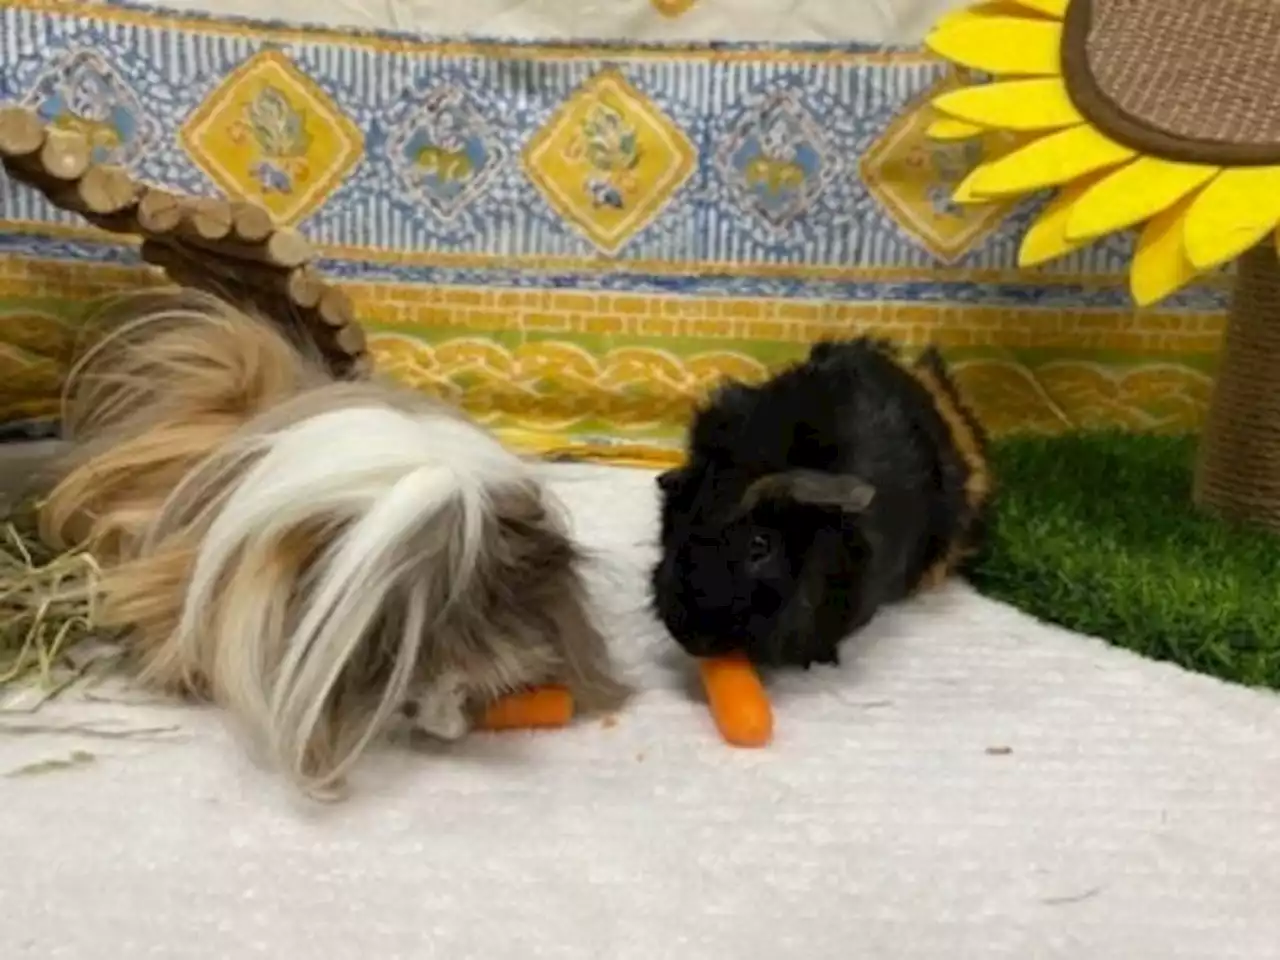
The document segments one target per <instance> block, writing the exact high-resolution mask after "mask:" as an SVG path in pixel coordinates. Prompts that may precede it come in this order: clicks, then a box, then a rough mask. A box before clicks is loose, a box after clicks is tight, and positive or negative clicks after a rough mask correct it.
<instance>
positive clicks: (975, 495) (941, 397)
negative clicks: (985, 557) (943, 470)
mask: <svg viewBox="0 0 1280 960" xmlns="http://www.w3.org/2000/svg"><path fill="white" fill-rule="evenodd" d="M930 361H935V362H936V355H934V356H930V355H929V354H925V355H924V356H922V357H920V358H918V359H917V360H916V362H915V363H912V364H910V365H906V364H904V365H903V368H904V369H905V370H906V371H907V372H908V373H909V374H911V376H912V378H913V379H914V380H915V381H916V382H917V383H918V384H920V386H921V387H923V388H924V390H925V392H926V393H927V394H928V395H929V398H930V399H931V400H932V401H933V407H934V409H935V410H936V411H937V412H938V416H939V417H940V418H941V419H942V422H943V424H944V425H945V426H946V429H947V436H948V437H949V439H950V440H951V445H952V448H953V450H954V451H955V453H956V455H957V456H958V457H959V458H960V461H961V463H963V464H964V467H965V470H966V473H967V476H966V477H965V484H964V497H965V506H966V507H967V508H968V515H967V517H966V518H965V522H963V523H961V524H959V526H958V529H957V532H956V539H955V541H954V542H953V543H951V544H950V545H949V546H948V548H947V551H946V553H945V554H943V556H942V558H941V559H940V560H938V561H937V562H936V563H934V564H933V566H931V567H930V568H929V569H928V570H926V571H925V573H924V575H923V576H922V577H921V578H920V583H919V585H918V587H917V589H919V590H928V589H931V588H932V587H936V586H938V585H940V584H941V583H943V582H944V581H945V580H946V579H947V578H948V577H949V576H951V574H952V573H954V572H955V571H956V569H957V568H958V567H959V566H960V564H961V563H962V562H963V561H964V560H965V559H966V558H967V557H968V556H970V555H971V554H972V552H973V550H974V547H975V545H974V544H973V543H972V541H971V539H970V537H971V533H972V525H973V522H974V521H975V520H976V519H977V518H978V517H979V516H980V515H981V514H982V512H983V511H984V510H985V509H986V506H987V503H988V502H989V500H990V499H991V495H992V493H993V492H994V490H995V484H994V481H993V477H992V473H991V462H990V458H989V456H988V452H987V439H986V436H985V435H984V434H983V432H982V428H981V427H980V426H979V425H978V423H977V421H976V419H975V418H974V416H973V414H972V413H971V412H970V411H969V409H968V408H967V407H966V406H965V404H964V402H963V400H962V399H961V398H960V394H959V391H958V390H957V389H956V387H955V384H954V383H953V382H951V380H950V378H949V377H947V375H946V373H945V372H943V371H940V370H937V369H935V368H934V367H933V366H932V365H931V363H930Z"/></svg>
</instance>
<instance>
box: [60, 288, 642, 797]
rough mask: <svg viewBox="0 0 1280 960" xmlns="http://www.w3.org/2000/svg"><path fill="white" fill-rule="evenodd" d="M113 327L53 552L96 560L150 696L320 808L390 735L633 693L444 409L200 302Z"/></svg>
mask: <svg viewBox="0 0 1280 960" xmlns="http://www.w3.org/2000/svg"><path fill="white" fill-rule="evenodd" d="M103 326H104V327H105V328H106V329H107V330H108V331H109V332H108V333H107V334H106V336H105V337H104V338H103V339H102V340H101V341H100V342H99V343H98V344H97V345H96V346H95V347H94V348H93V349H92V350H91V351H90V352H89V353H88V354H87V355H86V356H85V357H84V359H83V360H82V361H81V362H80V363H79V364H78V365H77V367H76V369H75V370H74V371H73V373H72V375H71V378H70V381H69V384H68V388H67V395H66V402H65V404H64V407H65V410H64V429H65V431H66V432H67V435H68V438H69V439H70V440H71V441H72V449H73V452H72V455H71V458H70V461H69V464H68V467H67V469H66V471H65V472H64V473H63V475H62V476H61V479H60V482H59V483H58V484H57V486H56V487H55V489H54V490H53V491H52V493H51V494H50V495H49V497H48V498H47V500H46V502H45V504H44V506H43V508H42V511H41V523H42V532H43V535H44V536H45V537H46V539H48V540H49V541H50V542H51V543H54V544H58V545H63V546H70V545H72V544H82V545H87V546H88V547H89V548H90V549H91V550H92V551H94V553H95V554H96V556H97V558H98V561H99V563H100V564H101V565H102V567H103V576H102V579H101V582H100V584H99V589H100V592H101V597H100V603H101V610H102V620H103V622H104V625H106V626H114V627H128V628H130V631H131V636H132V638H133V649H134V650H136V652H137V653H138V655H139V657H140V659H141V664H142V671H143V675H144V677H146V678H147V679H149V680H151V681H154V682H156V683H158V684H161V685H163V686H166V687H169V688H172V689H177V690H181V691H186V692H190V693H195V694H198V695H201V696H207V697H211V698H212V699H214V700H215V701H217V702H219V703H221V704H223V705H225V706H226V707H227V708H228V709H229V710H230V711H231V712H232V713H233V714H235V715H236V716H237V717H238V718H239V720H240V721H241V723H242V724H243V726H244V728H245V729H246V730H247V731H248V733H249V734H250V735H251V736H252V738H253V740H254V742H255V743H256V745H257V746H258V747H259V748H260V749H261V750H262V751H264V752H265V754H266V755H267V757H268V758H269V759H270V760H271V761H273V762H274V763H275V764H277V765H278V766H280V767H281V768H282V769H283V770H285V771H286V772H287V773H288V774H289V775H290V776H292V777H293V778H295V779H296V780H297V781H298V782H299V783H300V784H301V785H302V786H304V787H305V788H307V789H311V790H319V789H323V788H326V787H328V786H331V785H333V784H334V783H335V782H337V781H338V780H339V779H340V778H342V777H343V775H344V774H345V773H346V772H347V770H348V769H349V768H350V766H351V764H352V763H353V762H354V761H355V760H356V759H357V758H358V757H359V756H360V755H361V753H362V752H363V751H364V749H365V747H366V746H367V745H368V744H369V742H370V741H371V739H373V738H374V737H375V736H376V735H377V734H378V733H379V732H381V731H382V730H384V729H386V728H387V727H388V726H389V725H391V724H392V723H393V722H397V720H396V718H399V717H411V718H417V722H418V723H419V724H420V725H422V726H424V727H426V728H428V729H429V730H430V731H431V732H435V733H437V734H439V735H443V736H457V735H459V734H461V733H462V732H465V730H466V728H467V726H468V724H469V717H470V716H471V715H472V713H473V712H474V710H475V709H476V707H477V705H478V704H482V703H483V702H485V701H486V700H487V699H491V698H492V697H494V696H498V695H500V694H502V693H504V692H507V691H509V690H512V689H515V688H517V687H520V686H524V685H527V684H532V683H539V682H547V681H560V682H564V683H567V684H569V685H570V686H571V688H573V690H574V692H575V694H576V695H577V698H578V699H579V701H580V702H581V703H582V704H583V705H584V706H586V707H588V708H590V707H593V706H600V707H603V706H612V705H615V704H616V703H617V702H618V701H619V700H620V699H621V698H622V697H623V696H624V695H625V689H624V688H623V686H622V685H621V684H619V683H618V682H617V681H616V680H615V679H614V678H613V675H612V671H611V666H610V663H609V659H608V654H607V652H606V649H605V644H604V641H603V639H602V638H601V636H600V634H599V632H598V631H597V630H596V628H595V626H594V624H593V623H592V622H591V616H590V612H589V610H588V608H587V604H586V599H585V596H584V590H583V588H582V584H581V580H580V578H579V576H578V572H577V563H578V557H577V552H576V550H575V549H574V548H573V546H572V544H571V543H570V541H569V540H568V538H567V534H566V532H565V529H564V523H563V520H562V519H561V517H560V514H559V513H558V512H557V511H556V510H555V505H554V504H553V503H551V502H550V500H549V499H548V496H547V494H546V492H545V491H544V490H542V489H541V488H540V486H539V485H538V483H537V482H536V480H535V477H534V476H533V474H532V472H531V470H530V468H529V466H528V465H527V464H526V463H524V462H523V461H522V460H521V459H520V458H518V457H516V456H515V455H513V454H512V453H510V452H509V451H507V450H506V449H505V448H504V447H502V446H501V444H499V443H498V442H497V441H496V440H494V439H493V438H492V437H491V436H490V435H489V434H487V433H486V432H484V431H483V430H481V429H480V428H478V427H477V426H475V425H474V424H472V423H470V422H469V421H467V420H466V419H465V418H463V417H462V416H461V415H460V414H459V413H458V412H457V411H455V410H453V409H452V408H449V407H446V406H444V405H442V404H440V403H438V402H436V401H433V400H430V399H428V398H426V397H424V396H420V395H418V394H416V393H413V392H409V391H406V390H402V389H399V388H396V387H392V386H389V385H385V384H378V383H366V384H348V383H339V382H335V381H333V380H332V379H331V378H330V377H329V376H328V375H327V374H326V372H325V370H324V368H323V366H322V364H321V363H320V362H319V361H318V359H317V358H315V357H314V356H312V355H311V354H310V353H309V352H308V351H307V350H305V349H304V348H302V347H300V346H299V345H298V344H296V343H293V342H291V341H290V340H289V339H287V338H286V337H285V336H284V335H282V333H281V332H280V330H279V328H278V327H276V326H274V325H272V324H270V323H268V322H265V321H263V320H261V319H258V318H255V317H252V316H248V315H246V314H244V313H242V312H240V311H238V310H236V309H233V308H231V307H229V306H227V305H226V304H224V303H222V302H221V301H219V300H216V299H214V298H212V297H208V296H204V295H199V294H192V293H186V294H172V293H163V294H154V293H152V294H145V295H141V296H134V297H130V298H127V299H125V300H123V301H121V302H119V303H118V304H116V305H115V306H114V307H113V309H112V311H111V315H110V316H107V317H105V318H103Z"/></svg>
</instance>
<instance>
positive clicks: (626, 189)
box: [524, 69, 698, 253]
mask: <svg viewBox="0 0 1280 960" xmlns="http://www.w3.org/2000/svg"><path fill="white" fill-rule="evenodd" d="M697 162H698V154H697V151H696V150H695V149H694V147H693V144H692V143H690V142H689V138H688V137H686V136H685V135H684V133H683V131H681V130H680V128H679V127H677V126H676V125H675V124H674V123H673V122H672V121H671V120H670V119H669V118H668V117H667V116H666V115H664V114H663V113H662V111H661V110H659V109H658V108H657V106H655V105H654V104H653V103H652V101H650V100H649V98H648V97H646V96H645V95H644V94H643V93H641V92H640V91H639V90H637V89H636V88H635V87H633V86H632V85H631V84H630V83H628V82H627V81H626V79H625V78H624V77H623V76H622V74H620V73H619V72H618V71H617V70H614V69H607V70H602V71H601V72H600V73H597V74H596V75H595V76H594V77H592V78H591V79H590V80H588V81H587V82H586V83H585V84H583V85H582V86H581V87H580V88H578V90H577V91H576V92H575V93H574V94H573V96H572V97H570V98H569V99H568V100H567V101H566V102H565V104H564V105H563V106H562V107H561V108H560V110H559V112H558V113H557V114H556V115H555V116H553V117H552V118H551V120H550V121H548V123H547V124H546V125H545V126H544V127H542V128H541V129H540V130H539V131H538V132H537V133H536V134H534V136H533V139H532V140H530V141H529V144H528V146H527V147H525V151H524V164H525V169H526V171H527V172H528V174H529V178H530V179H531V180H533V182H534V183H535V184H536V185H537V187H538V189H539V190H541V191H542V193H543V195H544V196H545V197H546V198H547V201H548V202H549V203H550V204H551V206H552V207H553V208H554V209H555V211H556V212H557V213H559V214H560V216H562V217H564V218H565V219H566V220H568V221H569V222H570V223H572V224H573V225H574V226H576V227H577V228H578V229H579V230H581V231H582V232H583V233H584V234H585V235H586V236H587V237H588V239H590V240H591V242H592V243H594V244H595V245H596V246H597V247H599V248H600V249H601V250H603V251H604V252H606V253H616V252H617V251H618V250H619V249H620V248H621V247H622V245H623V244H625V243H626V242H627V240H629V239H630V238H631V237H632V236H634V235H635V234H636V232H637V231H639V230H641V229H643V228H644V227H645V226H647V225H648V224H649V223H650V222H652V221H653V219H654V217H656V216H657V215H658V214H659V213H660V212H661V211H662V208H663V207H664V206H665V205H666V204H667V202H668V201H669V200H670V199H671V196H672V194H674V193H675V192H676V190H678V189H679V188H680V186H681V185H682V184H683V183H684V182H685V181H686V180H688V179H689V176H690V174H692V173H693V171H694V168H695V167H696V166H697Z"/></svg>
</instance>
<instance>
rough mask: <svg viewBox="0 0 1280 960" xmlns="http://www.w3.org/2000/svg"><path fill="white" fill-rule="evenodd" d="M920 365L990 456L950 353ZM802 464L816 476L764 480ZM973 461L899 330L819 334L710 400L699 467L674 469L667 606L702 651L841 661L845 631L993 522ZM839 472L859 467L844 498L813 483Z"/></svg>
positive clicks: (665, 511)
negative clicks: (776, 368)
mask: <svg viewBox="0 0 1280 960" xmlns="http://www.w3.org/2000/svg"><path fill="white" fill-rule="evenodd" d="M916 369H917V370H924V371H927V372H928V373H930V374H932V377H933V379H934V380H935V381H937V383H938V385H939V387H940V389H941V391H942V392H944V393H945V394H946V397H947V399H948V400H949V401H950V402H952V404H953V405H954V406H955V407H956V408H957V409H958V410H959V411H960V412H961V414H962V416H963V418H964V420H963V424H964V425H965V428H967V429H969V430H971V431H972V436H973V437H975V438H977V443H978V444H979V446H980V448H981V450H982V452H983V456H985V448H986V439H985V435H984V434H983V433H982V432H981V429H980V428H979V427H978V426H977V424H976V423H975V422H974V420H973V419H972V416H971V415H970V414H969V413H968V411H967V410H964V408H963V405H961V404H960V403H959V398H958V395H957V394H956V393H955V388H954V386H953V385H952V383H951V380H950V378H949V377H948V376H947V372H946V369H945V366H944V364H943V361H942V359H941V357H940V356H939V355H938V354H937V353H936V352H935V351H932V350H929V351H926V352H925V353H924V354H922V355H921V356H920V358H919V359H918V360H917V361H916ZM796 470H801V471H805V473H804V474H803V476H804V477H805V478H806V485H805V486H803V487H800V486H794V485H793V486H792V487H786V488H785V489H782V492H780V493H778V492H777V491H776V490H775V488H774V487H772V486H770V487H769V488H768V489H770V490H771V491H774V493H773V494H772V495H768V496H763V497H756V496H754V495H753V494H752V493H749V491H753V490H759V489H761V485H759V484H758V481H759V480H760V479H761V478H762V477H777V476H778V475H783V476H794V475H795V474H794V471H796ZM970 472H971V470H970V467H969V465H968V463H967V462H966V460H965V457H964V455H963V451H962V450H961V446H960V445H959V444H958V443H957V441H956V438H955V437H953V436H952V432H951V428H950V427H949V426H948V423H947V421H946V420H945V418H944V417H943V416H942V415H941V414H940V412H939V403H938V400H937V399H936V398H935V396H934V393H933V392H931V390H930V389H929V388H928V387H927V386H926V385H925V383H922V382H921V379H920V378H919V377H917V376H916V375H913V372H912V370H911V369H909V368H907V367H905V366H904V365H903V364H902V363H901V362H900V361H899V360H898V359H897V358H896V355H895V353H894V351H893V349H892V348H891V347H890V346H889V345H888V344H885V343H881V342H878V341H873V340H869V339H860V340H855V341H850V342H840V343H824V344H820V345H818V346H815V347H814V348H813V350H812V351H811V352H810V355H809V357H808V359H807V360H806V361H804V362H803V363H800V364H798V365H796V366H794V367H792V368H790V369H788V370H786V371H784V372H783V373H781V374H779V375H778V376H777V377H775V378H774V379H772V380H770V381H768V382H766V383H763V384H761V385H759V386H754V387H752V386H744V385H742V384H729V385H726V386H724V387H722V388H721V389H720V390H719V391H718V392H717V393H716V394H715V395H714V396H713V397H712V398H711V400H710V401H709V403H708V404H707V405H706V406H705V407H704V408H703V409H701V410H700V411H699V412H698V413H697V414H696V416H695V418H694V420H693V423H692V425H691V428H690V432H689V439H688V458H687V461H686V464H685V466H683V467H682V468H680V469H678V470H672V471H669V472H667V473H664V474H662V476H661V477H660V478H659V486H660V488H661V500H662V521H661V523H662V526H661V537H662V557H661V559H660V561H659V562H658V563H657V565H656V566H655V567H654V570H653V574H652V589H653V600H654V606H655V608H656V610H657V613H658V615H659V616H660V618H661V619H662V621H663V622H664V623H665V624H666V626H667V629H668V630H669V631H670V632H671V634H672V636H673V637H674V638H675V640H676V641H677V642H678V643H679V644H680V645H681V646H682V647H683V648H684V649H685V650H686V651H687V652H688V653H690V654H692V655H694V656H713V655H720V654H724V653H728V652H731V651H736V650H742V651H745V652H746V653H747V655H748V656H749V657H750V658H751V659H752V660H754V661H755V662H757V663H761V664H771V665H798V666H804V667H808V666H810V665H811V664H813V663H836V662H837V659H838V652H837V651H838V646H839V644H840V642H841V641H842V640H843V639H844V638H845V637H846V636H848V635H849V634H850V633H851V632H853V631H855V630H857V629H858V628H859V627H862V626H863V625H865V624H866V623H867V622H868V621H869V620H870V619H871V618H872V617H873V616H874V615H875V613H876V611H877V610H878V609H879V608H880V607H881V606H882V605H883V604H886V603H892V602H893V601H896V600H899V599H901V598H903V597H905V596H906V595H907V594H909V593H910V592H911V591H912V590H914V589H915V588H916V587H917V586H918V585H919V584H920V582H921V579H922V577H924V576H925V574H926V573H927V572H928V571H930V570H931V569H932V568H934V567H935V565H936V564H938V563H939V562H941V561H942V560H943V558H945V557H946V556H948V555H949V552H950V551H951V550H952V548H953V546H956V545H962V546H969V545H971V541H972V540H973V538H975V537H977V536H980V535H981V530H982V526H983V523H982V512H983V508H984V504H982V503H974V502H973V501H974V498H973V497H972V496H970V495H967V494H966V490H965V484H966V481H967V480H968V478H969V476H970ZM833 475H834V476H838V477H840V478H842V479H843V480H844V481H845V482H844V485H843V486H842V487H840V488H839V490H840V491H843V492H840V493H833V497H836V498H837V499H838V497H839V496H842V495H845V494H846V493H847V494H849V495H848V497H847V500H846V501H843V505H840V504H839V503H834V502H831V500H830V498H829V499H827V500H822V499H821V498H813V497H811V496H810V495H809V494H811V493H812V490H811V489H810V488H811V487H812V486H813V483H812V482H811V481H812V479H813V478H815V477H816V478H818V482H819V483H822V482H825V480H824V478H831V479H834V476H833ZM753 484H756V487H753ZM868 487H869V488H870V489H869V490H868V489H867V488H868ZM792 489H794V490H801V489H804V490H808V491H809V493H805V494H799V493H797V494H796V495H795V496H793V495H792V494H791V493H789V492H787V491H788V490H792ZM858 489H861V490H862V492H863V493H864V494H865V495H866V496H871V500H870V503H869V504H868V503H866V502H865V499H863V500H859V498H858V497H857V496H854V495H852V491H856V490H858ZM833 490H835V488H834V487H833ZM796 497H802V498H807V499H808V501H809V502H800V501H799V500H797V499H796ZM744 502H745V503H746V506H744Z"/></svg>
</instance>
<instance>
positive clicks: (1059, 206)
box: [1018, 177, 1097, 267]
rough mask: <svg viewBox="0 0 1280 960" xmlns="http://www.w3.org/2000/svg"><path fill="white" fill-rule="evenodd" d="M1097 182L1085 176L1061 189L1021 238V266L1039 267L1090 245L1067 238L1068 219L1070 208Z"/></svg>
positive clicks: (1083, 241) (1019, 259)
mask: <svg viewBox="0 0 1280 960" xmlns="http://www.w3.org/2000/svg"><path fill="white" fill-rule="evenodd" d="M1095 183H1097V177H1082V178H1081V179H1079V180H1077V181H1075V182H1074V183H1069V184H1067V185H1066V186H1065V187H1063V188H1062V189H1061V190H1059V191H1058V193H1057V195H1055V196H1054V198H1053V199H1052V200H1050V201H1049V202H1048V203H1047V204H1046V205H1045V208H1044V210H1042V211H1041V212H1040V216H1038V217H1037V218H1036V221H1035V223H1033V224H1031V226H1030V227H1029V228H1028V229H1027V232H1026V234H1025V235H1024V236H1023V237H1022V246H1021V247H1019V248H1018V266H1020V267H1035V266H1039V265H1040V264H1042V263H1046V262H1048V261H1049V260H1054V259H1056V258H1058V257H1061V256H1064V255H1066V254H1068V253H1070V252H1071V251H1072V250H1078V249H1079V248H1080V247H1083V246H1084V245H1085V244H1086V243H1087V242H1088V241H1086V240H1073V239H1072V238H1070V237H1068V236H1067V219H1068V217H1070V215H1071V208H1072V207H1073V206H1074V205H1075V204H1076V202H1077V201H1078V200H1079V199H1080V197H1081V196H1083V195H1084V194H1085V193H1086V192H1087V191H1088V190H1089V188H1090V187H1092V186H1093V185H1094V184H1095Z"/></svg>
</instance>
